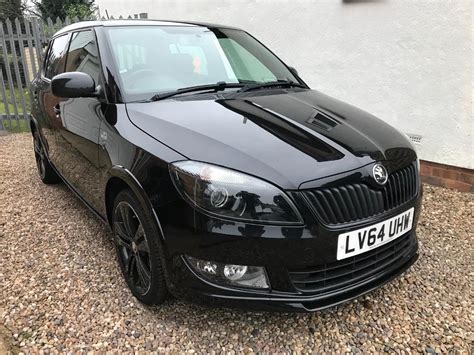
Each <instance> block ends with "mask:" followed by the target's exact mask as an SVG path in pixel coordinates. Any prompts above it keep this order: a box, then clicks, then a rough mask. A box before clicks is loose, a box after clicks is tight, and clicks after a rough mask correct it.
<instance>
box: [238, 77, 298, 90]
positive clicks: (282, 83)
mask: <svg viewBox="0 0 474 355" xmlns="http://www.w3.org/2000/svg"><path fill="white" fill-rule="evenodd" d="M275 86H281V87H298V88H306V86H304V85H303V84H300V83H297V82H296V81H290V80H283V79H278V80H277V81H268V82H266V83H258V84H255V85H246V86H244V87H243V88H242V89H241V90H240V92H245V91H251V90H257V89H262V88H271V87H275Z"/></svg>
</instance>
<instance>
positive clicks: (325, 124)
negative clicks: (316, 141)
mask: <svg viewBox="0 0 474 355" xmlns="http://www.w3.org/2000/svg"><path fill="white" fill-rule="evenodd" d="M307 122H308V123H311V124H313V125H315V126H318V127H319V128H321V129H323V130H325V131H330V130H331V129H333V128H334V127H336V126H337V125H338V124H339V122H337V121H336V120H335V119H333V118H330V117H329V116H326V115H323V114H322V113H320V112H318V113H317V114H316V115H315V116H314V117H312V118H310V119H309V120H308V121H307Z"/></svg>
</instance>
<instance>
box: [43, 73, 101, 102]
mask: <svg viewBox="0 0 474 355" xmlns="http://www.w3.org/2000/svg"><path fill="white" fill-rule="evenodd" d="M51 92H52V93H53V95H55V96H58V97H67V98H75V97H97V96H99V90H98V88H96V85H95V82H94V79H92V77H91V76H90V75H89V74H87V73H83V72H66V73H61V74H58V75H55V76H54V77H53V79H52V80H51Z"/></svg>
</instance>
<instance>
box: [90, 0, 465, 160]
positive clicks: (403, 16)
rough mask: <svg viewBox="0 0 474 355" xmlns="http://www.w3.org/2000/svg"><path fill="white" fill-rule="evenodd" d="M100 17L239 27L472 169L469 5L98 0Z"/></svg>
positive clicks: (318, 82)
mask: <svg viewBox="0 0 474 355" xmlns="http://www.w3.org/2000/svg"><path fill="white" fill-rule="evenodd" d="M96 3H97V4H98V5H99V8H100V11H101V14H102V15H103V14H104V13H105V9H107V10H108V13H109V15H113V16H114V17H117V16H119V15H123V16H124V17H126V16H128V15H129V14H135V13H140V12H147V13H148V17H149V18H155V19H174V20H196V21H205V22H215V23H222V24H228V25H233V26H238V27H241V28H243V29H245V30H247V31H249V32H251V33H252V34H253V35H255V36H256V37H257V38H259V39H260V40H262V41H263V42H264V43H265V44H266V45H267V46H269V47H270V48H271V49H272V50H273V51H274V52H275V53H277V54H278V55H279V56H280V57H281V58H282V59H283V60H284V61H285V62H286V63H288V64H289V65H292V66H294V67H296V68H297V69H298V71H299V73H300V75H301V76H302V78H303V79H304V80H305V81H306V82H307V83H308V84H309V85H310V86H311V87H312V88H314V89H317V90H320V91H322V92H325V93H326V94H329V95H331V96H334V97H336V98H338V99H341V100H343V101H347V102H349V103H351V104H353V105H355V106H358V107H360V108H362V109H365V110H367V111H369V112H371V113H373V114H375V115H377V116H378V117H380V118H381V119H383V120H385V121H387V122H388V123H390V124H392V125H393V126H395V127H397V128H399V129H400V130H402V131H403V132H406V133H413V134H419V135H422V136H423V140H422V144H421V145H418V146H416V147H417V148H418V151H419V155H420V156H421V158H422V159H425V160H430V161H434V162H439V163H444V164H450V165H456V166H461V167H466V168H471V169H472V168H474V148H473V146H474V143H473V142H474V138H473V133H474V132H473V131H474V118H473V110H472V108H473V88H474V80H473V79H474V76H473V52H472V51H473V44H474V42H473V26H472V18H473V2H472V1H471V0H457V1H454V0H452V1H450V0H437V1H428V0H410V1H409V0H385V1H384V0H378V1H377V0H372V1H371V0H359V1H357V0H352V1H350V0H348V1H346V2H344V1H343V0H326V1H298V0H296V1H264V0H233V1H227V0H194V1H193V0H187V1H186V0H175V1H163V0H139V1H133V2H132V1H130V0H96Z"/></svg>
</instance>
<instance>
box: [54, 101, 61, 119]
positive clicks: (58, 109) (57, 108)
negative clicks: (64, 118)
mask: <svg viewBox="0 0 474 355" xmlns="http://www.w3.org/2000/svg"><path fill="white" fill-rule="evenodd" d="M53 111H54V113H55V114H56V116H59V115H60V114H61V109H60V108H59V104H57V105H54V106H53Z"/></svg>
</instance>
